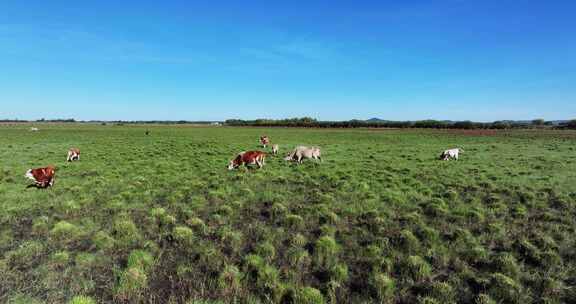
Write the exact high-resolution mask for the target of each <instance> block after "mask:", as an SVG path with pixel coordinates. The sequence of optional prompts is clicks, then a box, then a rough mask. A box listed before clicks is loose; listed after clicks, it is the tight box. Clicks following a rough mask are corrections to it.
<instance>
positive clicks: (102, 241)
mask: <svg viewBox="0 0 576 304" xmlns="http://www.w3.org/2000/svg"><path fill="white" fill-rule="evenodd" d="M92 243H93V244H94V246H96V248H98V249H99V250H104V251H106V250H111V249H113V248H114V246H115V245H116V240H115V239H114V238H113V237H111V236H110V235H108V233H106V232H104V231H98V232H96V234H94V236H93V237H92Z"/></svg>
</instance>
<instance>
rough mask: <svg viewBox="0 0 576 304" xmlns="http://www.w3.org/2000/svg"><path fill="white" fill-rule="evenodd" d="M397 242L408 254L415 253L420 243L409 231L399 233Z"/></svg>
mask: <svg viewBox="0 0 576 304" xmlns="http://www.w3.org/2000/svg"><path fill="white" fill-rule="evenodd" d="M399 242H400V246H401V248H402V250H404V251H406V252H408V253H415V252H417V251H418V249H419V247H420V241H419V240H418V238H417V237H416V236H415V235H414V234H413V233H412V231H410V230H402V231H401V232H400V237H399Z"/></svg>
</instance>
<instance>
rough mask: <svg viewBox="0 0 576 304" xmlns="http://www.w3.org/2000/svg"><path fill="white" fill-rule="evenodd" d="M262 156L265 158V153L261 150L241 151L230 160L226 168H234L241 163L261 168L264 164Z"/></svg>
mask: <svg viewBox="0 0 576 304" xmlns="http://www.w3.org/2000/svg"><path fill="white" fill-rule="evenodd" d="M264 158H266V153H265V152H262V151H248V152H241V153H240V154H238V155H237V156H236V158H234V159H233V160H231V161H230V163H229V164H228V167H227V168H228V170H232V169H236V168H238V167H240V166H242V165H244V166H248V165H257V166H258V168H262V166H264Z"/></svg>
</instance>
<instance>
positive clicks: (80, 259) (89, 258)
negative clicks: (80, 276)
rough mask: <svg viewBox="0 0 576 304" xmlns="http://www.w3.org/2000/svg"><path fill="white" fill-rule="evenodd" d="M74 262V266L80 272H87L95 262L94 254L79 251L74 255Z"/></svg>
mask: <svg viewBox="0 0 576 304" xmlns="http://www.w3.org/2000/svg"><path fill="white" fill-rule="evenodd" d="M74 264H76V267H77V268H78V269H80V270H81V271H82V272H86V273H89V272H90V271H91V269H92V267H94V265H95V264H96V256H95V255H94V254H92V253H87V252H80V253H78V254H77V255H76V258H75V259H74Z"/></svg>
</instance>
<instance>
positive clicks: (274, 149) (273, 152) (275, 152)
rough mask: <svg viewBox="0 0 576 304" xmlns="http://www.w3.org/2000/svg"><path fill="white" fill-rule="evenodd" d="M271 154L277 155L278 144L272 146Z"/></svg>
mask: <svg viewBox="0 0 576 304" xmlns="http://www.w3.org/2000/svg"><path fill="white" fill-rule="evenodd" d="M272 154H274V155H277V154H278V144H273V145H272Z"/></svg>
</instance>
